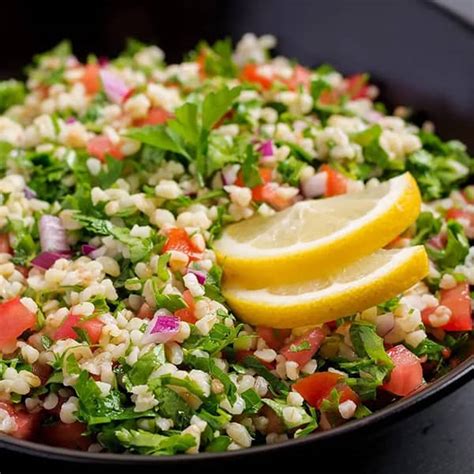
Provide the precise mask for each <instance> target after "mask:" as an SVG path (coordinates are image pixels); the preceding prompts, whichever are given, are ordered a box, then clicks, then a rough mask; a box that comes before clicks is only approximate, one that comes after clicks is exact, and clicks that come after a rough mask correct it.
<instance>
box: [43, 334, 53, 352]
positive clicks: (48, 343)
mask: <svg viewBox="0 0 474 474" xmlns="http://www.w3.org/2000/svg"><path fill="white" fill-rule="evenodd" d="M53 342H54V341H53V340H52V339H51V338H50V337H49V336H41V345H42V346H43V347H44V348H45V349H46V350H48V349H49V348H50V347H51V346H52V345H53Z"/></svg>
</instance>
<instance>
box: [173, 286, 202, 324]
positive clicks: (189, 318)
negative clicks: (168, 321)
mask: <svg viewBox="0 0 474 474" xmlns="http://www.w3.org/2000/svg"><path fill="white" fill-rule="evenodd" d="M183 299H184V301H185V303H186V304H187V305H188V307H187V308H181V309H178V310H177V311H175V312H174V315H175V316H176V317H177V318H179V319H181V321H186V322H187V323H191V324H194V323H195V322H196V321H197V318H196V316H195V313H194V310H195V306H196V305H195V303H194V298H193V295H192V294H191V292H190V291H189V290H186V291H185V292H184V293H183Z"/></svg>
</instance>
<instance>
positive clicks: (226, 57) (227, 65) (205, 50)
mask: <svg viewBox="0 0 474 474" xmlns="http://www.w3.org/2000/svg"><path fill="white" fill-rule="evenodd" d="M198 50H199V51H200V52H201V54H203V55H204V71H205V72H206V74H207V75H209V76H222V77H235V76H236V74H237V67H236V65H235V63H234V61H233V60H232V52H233V51H232V42H231V40H230V38H227V39H224V40H218V41H216V42H215V43H214V44H213V45H212V46H209V45H208V44H207V43H206V42H202V43H200V45H198Z"/></svg>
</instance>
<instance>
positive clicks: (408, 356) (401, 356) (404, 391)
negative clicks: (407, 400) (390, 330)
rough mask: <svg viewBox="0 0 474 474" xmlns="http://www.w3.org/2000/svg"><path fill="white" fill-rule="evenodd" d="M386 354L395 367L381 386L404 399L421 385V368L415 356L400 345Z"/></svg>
mask: <svg viewBox="0 0 474 474" xmlns="http://www.w3.org/2000/svg"><path fill="white" fill-rule="evenodd" d="M387 354H388V355H389V356H390V358H391V359H392V361H393V363H394V365H395V367H394V368H393V369H392V372H391V373H390V378H389V379H388V381H387V382H385V383H384V384H383V385H382V388H383V389H384V390H386V391H387V392H390V393H393V394H394V395H398V396H400V397H405V396H407V395H409V394H410V393H412V392H413V391H414V390H416V389H417V388H418V387H420V386H421V385H422V384H423V368H422V367H421V362H420V360H419V359H418V357H417V356H416V355H415V354H413V353H412V352H410V351H409V350H408V349H407V348H406V347H405V346H403V345H402V344H398V345H397V346H394V347H392V348H391V349H388V351H387Z"/></svg>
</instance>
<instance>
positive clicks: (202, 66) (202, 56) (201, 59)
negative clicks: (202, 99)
mask: <svg viewBox="0 0 474 474" xmlns="http://www.w3.org/2000/svg"><path fill="white" fill-rule="evenodd" d="M206 57H207V54H206V51H205V50H204V49H201V51H200V52H199V56H198V57H197V58H196V63H197V65H198V67H199V77H200V78H201V80H204V79H206V77H207V74H206Z"/></svg>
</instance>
